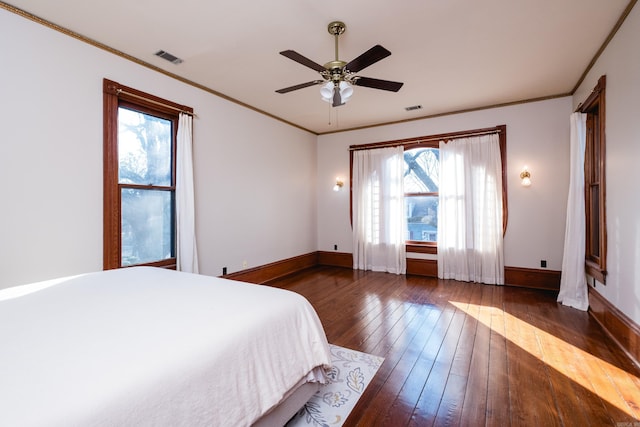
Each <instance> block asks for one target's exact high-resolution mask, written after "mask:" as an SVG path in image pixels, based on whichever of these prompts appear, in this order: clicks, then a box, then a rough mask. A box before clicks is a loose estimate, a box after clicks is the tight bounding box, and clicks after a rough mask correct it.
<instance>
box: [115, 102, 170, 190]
mask: <svg viewBox="0 0 640 427" xmlns="http://www.w3.org/2000/svg"><path fill="white" fill-rule="evenodd" d="M172 135H173V132H172V123H171V121H170V120H167V119H162V118H159V117H155V116H151V115H149V114H144V113H140V112H138V111H132V110H128V109H126V108H122V107H120V108H118V182H119V183H120V184H139V185H149V184H151V185H158V186H170V185H171V184H172V182H171V163H172V161H171V160H172V158H171V154H172V150H171V137H172Z"/></svg>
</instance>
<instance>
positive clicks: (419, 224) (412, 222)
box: [404, 196, 438, 242]
mask: <svg viewBox="0 0 640 427" xmlns="http://www.w3.org/2000/svg"><path fill="white" fill-rule="evenodd" d="M404 203H405V210H406V213H407V239H406V240H416V241H419V242H435V241H436V240H437V239H438V196H407V197H405V198H404Z"/></svg>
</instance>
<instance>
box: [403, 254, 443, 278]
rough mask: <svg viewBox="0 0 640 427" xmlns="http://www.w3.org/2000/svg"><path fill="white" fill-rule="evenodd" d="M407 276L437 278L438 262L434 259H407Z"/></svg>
mask: <svg viewBox="0 0 640 427" xmlns="http://www.w3.org/2000/svg"><path fill="white" fill-rule="evenodd" d="M407 274H414V275H416V276H427V277H438V261H437V260H435V259H421V258H407Z"/></svg>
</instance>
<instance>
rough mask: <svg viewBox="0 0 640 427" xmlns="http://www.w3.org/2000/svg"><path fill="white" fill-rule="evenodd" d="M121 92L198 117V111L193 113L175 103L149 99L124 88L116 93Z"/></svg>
mask: <svg viewBox="0 0 640 427" xmlns="http://www.w3.org/2000/svg"><path fill="white" fill-rule="evenodd" d="M121 93H123V94H125V95H127V96H131V97H133V98H138V99H142V100H143V101H146V102H150V103H152V104H156V105H160V106H162V107H165V108H170V109H172V110H175V111H178V112H180V113H184V114H188V115H190V116H192V117H198V116H197V115H196V113H193V112H191V111H187V110H183V109H182V108H178V107H174V106H173V105H168V104H165V103H164V102H159V101H156V100H154V99H149V98H147V97H144V96H140V95H136V94H135V93H131V92H127V91H126V90H123V89H116V95H118V96H120V94H121Z"/></svg>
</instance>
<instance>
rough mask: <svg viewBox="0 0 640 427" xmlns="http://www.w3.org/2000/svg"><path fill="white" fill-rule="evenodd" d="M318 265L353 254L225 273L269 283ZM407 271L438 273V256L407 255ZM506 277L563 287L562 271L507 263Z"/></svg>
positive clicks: (346, 262)
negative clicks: (423, 257)
mask: <svg viewBox="0 0 640 427" xmlns="http://www.w3.org/2000/svg"><path fill="white" fill-rule="evenodd" d="M315 265H328V266H333V267H345V268H352V267H353V255H352V254H350V253H347V252H329V251H318V252H312V253H308V254H306V255H300V256H297V257H293V258H289V259H285V260H282V261H276V262H274V263H271V264H267V265H263V266H259V267H255V268H251V269H248V270H242V271H238V272H236V273H231V274H227V275H226V276H223V277H225V278H228V279H235V280H242V281H244V282H250V283H267V282H269V281H271V280H275V279H277V278H280V277H283V276H286V275H288V274H292V273H295V272H297V271H300V270H304V269H306V268H310V267H313V266H315ZM407 274H414V275H418V276H427V277H438V262H437V261H436V260H435V259H419V258H407ZM504 278H505V283H506V284H507V285H510V286H521V287H525V288H534V289H547V290H554V291H557V290H560V271H554V270H538V269H534V268H521V267H505V269H504Z"/></svg>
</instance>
